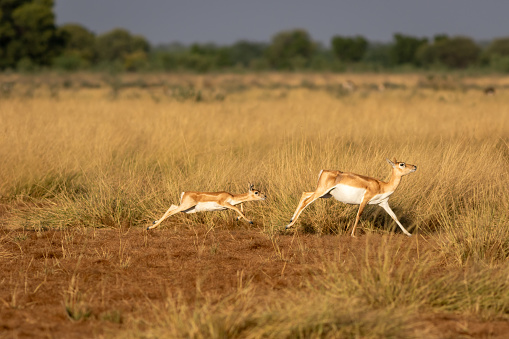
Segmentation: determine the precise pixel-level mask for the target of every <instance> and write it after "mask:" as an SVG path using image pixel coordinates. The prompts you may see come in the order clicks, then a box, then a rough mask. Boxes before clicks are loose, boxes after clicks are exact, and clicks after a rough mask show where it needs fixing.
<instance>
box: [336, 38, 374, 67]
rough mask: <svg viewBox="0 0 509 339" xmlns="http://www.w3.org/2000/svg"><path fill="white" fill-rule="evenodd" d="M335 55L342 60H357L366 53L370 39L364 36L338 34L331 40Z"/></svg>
mask: <svg viewBox="0 0 509 339" xmlns="http://www.w3.org/2000/svg"><path fill="white" fill-rule="evenodd" d="M331 45H332V50H333V51H334V55H335V56H336V57H338V58H339V59H340V60H341V61H345V62H357V61H360V60H361V59H362V58H363V57H364V55H365V54H366V51H367V48H368V41H367V40H366V39H365V38H364V37H362V36H356V37H353V38H350V37H342V36H339V35H336V36H334V37H332V40H331Z"/></svg>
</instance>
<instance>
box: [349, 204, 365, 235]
mask: <svg viewBox="0 0 509 339" xmlns="http://www.w3.org/2000/svg"><path fill="white" fill-rule="evenodd" d="M368 201H369V199H367V198H366V197H364V199H362V202H361V204H360V205H359V210H358V211H357V216H356V217H355V223H354V224H353V229H352V234H351V235H352V237H355V229H356V228H357V224H358V223H359V219H360V218H361V214H362V211H364V208H365V207H366V205H367V204H368Z"/></svg>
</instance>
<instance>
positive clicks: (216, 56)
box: [189, 44, 233, 71]
mask: <svg viewBox="0 0 509 339" xmlns="http://www.w3.org/2000/svg"><path fill="white" fill-rule="evenodd" d="M189 51H190V53H191V54H192V55H194V56H195V57H196V56H199V57H201V59H202V60H203V62H205V63H202V67H200V71H207V70H210V69H217V68H225V67H230V66H232V65H233V63H232V60H231V56H230V51H229V48H228V47H219V46H217V45H215V44H192V45H191V48H190V49H189ZM205 60H206V61H205ZM205 64H207V65H208V67H206V68H207V69H205V68H204V67H203V66H204V65H205Z"/></svg>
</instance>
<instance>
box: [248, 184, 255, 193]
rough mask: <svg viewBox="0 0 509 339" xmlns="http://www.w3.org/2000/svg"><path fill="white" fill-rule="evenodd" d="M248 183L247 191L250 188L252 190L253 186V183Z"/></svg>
mask: <svg viewBox="0 0 509 339" xmlns="http://www.w3.org/2000/svg"><path fill="white" fill-rule="evenodd" d="M248 185H249V191H252V190H253V188H254V185H253V184H251V183H249V184H248Z"/></svg>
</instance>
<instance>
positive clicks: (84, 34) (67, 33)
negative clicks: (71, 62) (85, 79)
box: [58, 24, 97, 63]
mask: <svg viewBox="0 0 509 339" xmlns="http://www.w3.org/2000/svg"><path fill="white" fill-rule="evenodd" d="M58 30H59V32H60V34H61V35H62V36H63V37H64V39H65V49H64V54H66V55H72V56H77V57H79V58H81V59H83V60H84V61H86V62H88V63H92V62H93V61H94V60H95V59H96V55H97V49H96V46H95V41H96V37H95V34H94V33H92V32H91V31H89V30H88V29H86V28H85V27H83V26H81V25H78V24H66V25H63V26H60V27H59V28H58Z"/></svg>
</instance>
